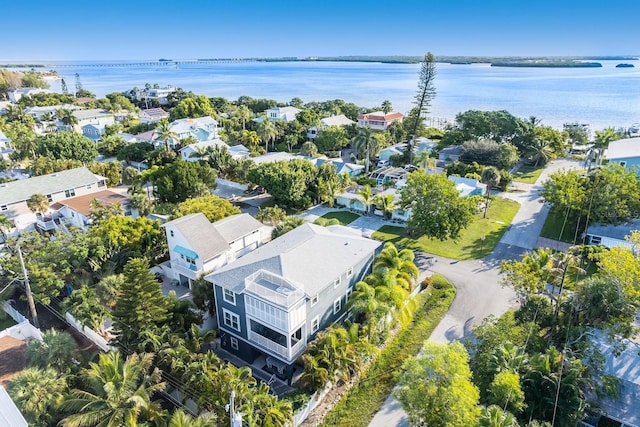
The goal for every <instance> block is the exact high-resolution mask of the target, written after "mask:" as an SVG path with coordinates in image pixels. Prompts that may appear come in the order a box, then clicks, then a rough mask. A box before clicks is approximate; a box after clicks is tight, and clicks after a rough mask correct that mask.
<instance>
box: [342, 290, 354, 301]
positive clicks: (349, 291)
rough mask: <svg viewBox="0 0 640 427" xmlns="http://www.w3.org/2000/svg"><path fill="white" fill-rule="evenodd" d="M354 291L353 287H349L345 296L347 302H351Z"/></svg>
mask: <svg viewBox="0 0 640 427" xmlns="http://www.w3.org/2000/svg"><path fill="white" fill-rule="evenodd" d="M352 292H353V288H348V289H347V292H346V293H345V297H344V300H345V302H349V297H350V296H351V293H352Z"/></svg>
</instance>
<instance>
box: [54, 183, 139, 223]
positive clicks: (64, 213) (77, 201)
mask: <svg viewBox="0 0 640 427" xmlns="http://www.w3.org/2000/svg"><path fill="white" fill-rule="evenodd" d="M94 200H95V201H98V202H100V203H102V205H103V206H104V207H108V206H113V205H115V204H118V205H120V207H121V209H122V214H123V215H124V216H130V217H132V218H137V217H138V211H137V209H132V208H131V207H130V206H129V197H127V196H124V195H122V194H119V193H116V192H114V191H111V190H102V191H98V192H95V193H90V194H85V195H83V196H78V197H72V198H69V199H65V200H61V201H59V202H56V203H54V204H52V205H51V207H50V209H51V211H53V213H52V214H51V217H52V218H54V219H55V218H65V219H66V220H67V222H68V223H69V224H70V225H73V226H75V227H78V228H81V229H86V228H87V227H89V225H91V220H90V219H89V213H91V209H92V206H91V204H92V202H93V201H94Z"/></svg>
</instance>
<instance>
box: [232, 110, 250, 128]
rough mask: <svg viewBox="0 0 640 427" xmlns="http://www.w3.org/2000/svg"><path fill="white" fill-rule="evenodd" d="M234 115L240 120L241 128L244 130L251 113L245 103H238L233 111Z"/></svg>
mask: <svg viewBox="0 0 640 427" xmlns="http://www.w3.org/2000/svg"><path fill="white" fill-rule="evenodd" d="M235 116H236V117H237V118H238V119H240V121H241V122H242V130H245V129H246V123H247V120H250V119H251V117H252V116H253V113H252V112H251V110H250V109H249V107H247V106H246V105H240V106H239V107H238V108H237V110H236V111H235Z"/></svg>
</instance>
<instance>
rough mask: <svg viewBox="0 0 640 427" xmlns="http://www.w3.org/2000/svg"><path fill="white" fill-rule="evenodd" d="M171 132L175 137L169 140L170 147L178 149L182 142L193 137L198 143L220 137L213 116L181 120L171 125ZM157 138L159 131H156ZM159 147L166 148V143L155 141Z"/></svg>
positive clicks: (159, 140)
mask: <svg viewBox="0 0 640 427" xmlns="http://www.w3.org/2000/svg"><path fill="white" fill-rule="evenodd" d="M169 130H170V131H171V132H173V134H174V135H175V137H173V138H171V139H170V140H169V145H171V146H172V147H176V146H177V145H178V144H179V143H180V141H181V140H183V139H185V138H189V137H193V138H194V139H195V140H196V141H199V142H203V141H210V140H213V139H216V138H217V137H218V122H217V121H216V119H214V118H213V117H211V116H204V117H197V118H195V119H179V120H175V121H173V122H171V123H170V124H169ZM155 134H156V136H157V131H155ZM153 143H154V145H155V146H156V148H157V147H164V141H163V140H161V139H157V140H155V141H153Z"/></svg>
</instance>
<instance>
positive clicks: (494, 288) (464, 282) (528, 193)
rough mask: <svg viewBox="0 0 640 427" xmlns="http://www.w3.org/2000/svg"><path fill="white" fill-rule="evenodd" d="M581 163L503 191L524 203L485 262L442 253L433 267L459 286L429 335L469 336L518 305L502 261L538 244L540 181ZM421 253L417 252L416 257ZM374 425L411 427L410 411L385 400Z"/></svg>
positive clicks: (562, 164) (561, 163)
mask: <svg viewBox="0 0 640 427" xmlns="http://www.w3.org/2000/svg"><path fill="white" fill-rule="evenodd" d="M581 167H582V166H581V164H580V163H579V162H577V161H573V160H564V159H563V160H558V161H554V162H552V163H551V164H550V165H549V166H548V167H547V168H546V169H545V170H544V172H543V173H542V174H541V176H540V178H539V179H538V181H537V182H536V184H534V185H530V184H519V183H517V184H516V186H517V188H518V189H519V190H522V191H520V192H513V193H502V194H501V196H502V197H506V198H510V199H513V200H516V201H518V202H519V203H520V204H521V207H520V209H519V210H518V213H517V214H516V216H515V217H514V219H513V221H512V225H511V227H510V228H509V230H507V232H505V234H504V235H503V236H502V239H501V240H500V243H498V245H497V246H496V248H495V250H494V251H493V253H492V254H491V255H489V256H487V257H486V258H483V259H482V260H473V261H456V260H451V259H448V258H442V257H438V262H437V263H436V264H435V265H434V266H433V267H432V268H431V270H432V271H434V272H437V273H440V274H442V275H443V276H445V277H446V278H447V279H449V280H450V281H451V282H452V283H453V284H454V285H455V287H456V298H455V300H454V301H453V304H451V307H450V308H449V311H448V312H447V314H446V315H445V316H444V318H443V319H442V321H441V322H440V324H439V325H438V326H437V327H436V329H435V330H434V331H433V333H432V334H431V336H430V337H429V339H430V340H431V341H434V342H438V343H450V342H452V341H456V340H460V339H462V338H464V337H467V336H469V335H470V334H471V332H472V330H473V327H474V326H476V325H477V324H479V323H480V322H482V320H483V319H484V318H485V317H487V316H488V315H490V314H494V315H496V316H500V315H501V314H503V313H504V312H506V311H507V310H509V309H512V308H516V307H517V301H516V295H515V292H513V290H512V289H511V288H503V287H502V286H501V285H500V283H499V280H500V279H499V274H500V273H499V270H500V263H501V261H502V260H505V259H519V258H521V257H522V255H523V254H524V253H525V252H526V251H527V250H530V249H533V248H535V247H536V243H537V240H538V237H539V235H540V231H541V230H542V226H543V225H544V221H545V220H546V218H547V214H548V213H549V211H548V208H547V207H546V206H544V205H543V204H542V203H540V202H539V195H538V192H539V190H540V188H541V187H542V185H541V183H542V182H544V181H545V180H546V179H547V177H548V176H549V175H550V174H552V173H553V172H556V171H558V170H560V169H577V168H581ZM419 259H420V256H418V261H419ZM369 426H370V427H392V426H402V427H408V426H409V422H408V420H407V414H406V413H405V412H404V410H403V409H402V406H401V405H400V403H399V402H398V401H396V400H395V399H394V398H393V396H389V398H388V399H387V400H386V401H385V403H384V405H383V406H382V408H381V410H380V411H379V412H378V413H377V414H376V415H375V417H374V418H373V420H372V421H371V423H370V424H369Z"/></svg>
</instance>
